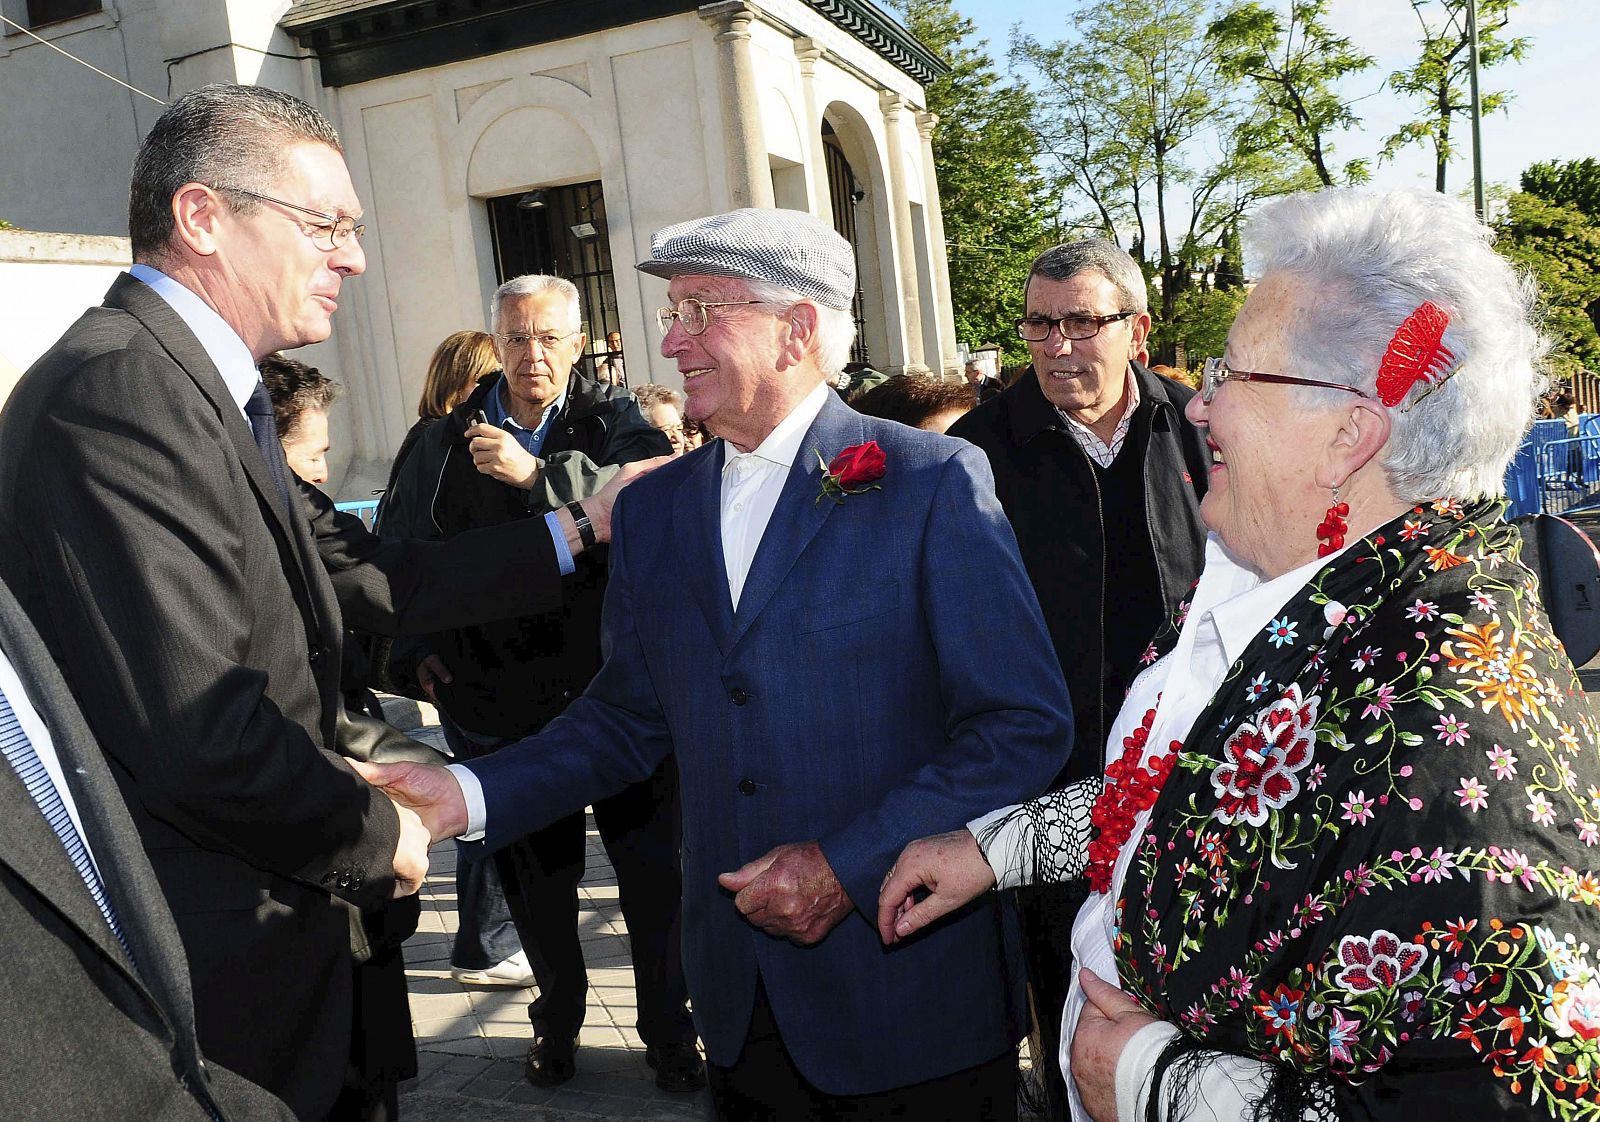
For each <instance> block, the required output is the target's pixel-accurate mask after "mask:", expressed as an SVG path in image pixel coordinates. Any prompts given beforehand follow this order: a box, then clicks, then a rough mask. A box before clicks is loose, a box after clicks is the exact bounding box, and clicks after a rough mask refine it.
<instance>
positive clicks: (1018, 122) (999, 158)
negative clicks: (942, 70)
mask: <svg viewBox="0 0 1600 1122" xmlns="http://www.w3.org/2000/svg"><path fill="white" fill-rule="evenodd" d="M898 6H899V8H900V10H901V11H902V12H903V13H904V15H905V21H906V26H907V27H908V28H909V29H910V30H911V32H912V33H913V34H914V35H916V36H917V38H919V39H921V40H922V42H923V43H925V44H926V45H927V46H928V47H930V48H932V49H933V50H934V51H935V52H936V53H937V54H939V55H940V56H941V57H943V58H944V60H945V61H946V62H947V63H948V64H949V66H950V71H949V73H947V74H944V75H941V76H940V77H938V78H936V79H934V81H933V82H932V83H931V84H930V85H929V86H928V87H927V95H928V109H929V111H930V112H932V113H936V114H938V116H939V124H938V125H937V126H936V127H935V129H934V131H933V165H934V171H935V173H936V174H937V176H938V179H939V197H940V201H941V205H942V207H943V210H944V232H945V241H946V244H947V251H948V253H949V260H950V298H951V301H952V303H953V306H954V310H955V321H956V336H957V338H959V339H960V340H962V341H963V342H965V343H970V344H972V345H973V346H977V345H980V344H984V343H995V344H998V345H999V346H1000V347H1001V348H1002V350H1003V352H1004V353H1005V356H1006V360H1007V361H1009V362H1017V361H1023V360H1024V359H1025V358H1026V355H1027V349H1026V347H1025V346H1024V344H1023V343H1022V341H1021V340H1019V339H1018V338H1017V337H1016V332H1015V331H1014V330H1013V329H1012V321H1013V320H1015V319H1016V317H1017V316H1018V315H1020V314H1021V308H1022V292H1023V286H1024V285H1025V284H1026V283H1027V279H1028V266H1029V264H1030V263H1032V261H1033V258H1034V256H1035V255H1036V254H1037V253H1038V252H1039V251H1040V250H1041V249H1043V248H1044V247H1045V246H1046V245H1047V244H1048V243H1049V240H1050V235H1049V227H1048V220H1049V216H1050V206H1049V203H1048V194H1047V192H1046V187H1045V183H1044V180H1043V178H1042V177H1041V176H1040V174H1039V169H1038V164H1037V160H1036V157H1037V155H1038V152H1039V142H1038V139H1037V137H1036V136H1035V135H1034V131H1033V112H1034V104H1033V98H1032V97H1031V96H1030V94H1029V93H1028V91H1027V90H1026V89H1024V88H1023V87H1021V86H1018V85H1014V84H1011V83H1009V82H1006V81H1004V80H1002V78H1001V76H1000V75H999V73H998V72H997V71H996V70H995V68H994V64H993V63H992V62H991V61H990V57H989V52H988V50H987V44H986V43H985V41H984V40H981V39H976V40H975V39H974V32H975V31H976V28H975V27H974V25H973V23H972V21H971V20H969V19H966V18H965V17H963V16H962V15H961V14H960V13H959V12H958V11H957V10H956V7H955V4H954V3H953V2H952V0H899V5H898Z"/></svg>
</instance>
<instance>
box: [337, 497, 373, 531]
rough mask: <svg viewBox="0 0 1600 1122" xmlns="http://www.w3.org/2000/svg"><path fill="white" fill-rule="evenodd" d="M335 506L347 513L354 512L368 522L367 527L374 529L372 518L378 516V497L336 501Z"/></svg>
mask: <svg viewBox="0 0 1600 1122" xmlns="http://www.w3.org/2000/svg"><path fill="white" fill-rule="evenodd" d="M333 505H334V506H335V507H337V508H338V509H339V510H342V511H344V512H345V513H346V514H353V515H355V516H356V517H357V518H359V519H361V521H362V522H364V523H365V524H366V527H367V529H369V530H370V529H372V520H373V519H374V518H376V517H377V516H378V500H377V499H357V500H356V501H355V502H349V503H334V504H333Z"/></svg>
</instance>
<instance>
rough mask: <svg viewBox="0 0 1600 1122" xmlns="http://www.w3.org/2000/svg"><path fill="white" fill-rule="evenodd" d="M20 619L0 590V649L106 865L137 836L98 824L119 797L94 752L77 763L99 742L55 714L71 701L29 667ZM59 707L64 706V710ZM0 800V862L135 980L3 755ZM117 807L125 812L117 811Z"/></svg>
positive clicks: (131, 913) (37, 653)
mask: <svg viewBox="0 0 1600 1122" xmlns="http://www.w3.org/2000/svg"><path fill="white" fill-rule="evenodd" d="M26 626H27V625H26V623H25V622H23V619H22V610H21V609H20V608H19V607H17V605H16V602H15V601H14V600H12V599H11V596H10V594H9V593H5V592H0V649H3V650H4V651H5V652H6V656H7V658H9V659H10V661H11V664H12V667H13V668H14V669H15V670H16V672H17V676H18V677H19V678H20V679H21V680H22V683H23V687H24V689H25V690H26V691H27V692H28V700H29V702H30V703H32V705H33V707H34V709H35V710H36V711H37V712H38V714H39V717H40V718H41V719H42V720H43V721H44V722H45V726H46V727H47V728H48V729H49V730H50V741H51V743H52V745H53V746H54V747H55V749H56V755H57V757H58V759H59V760H60V762H61V770H62V772H63V773H64V774H65V775H66V776H68V777H70V778H69V779H68V786H69V788H70V791H69V793H70V794H71V796H72V801H73V803H74V805H75V806H76V808H77V811H78V818H79V819H80V820H81V821H82V823H83V836H84V837H85V839H86V840H87V842H88V844H89V847H90V849H91V851H92V852H93V854H94V856H95V859H96V862H97V864H100V865H101V866H102V867H106V862H108V861H110V860H111V859H112V858H113V856H114V855H116V854H117V853H118V852H119V851H120V847H121V846H122V845H126V844H132V845H133V846H135V847H137V846H138V845H139V842H138V839H137V837H136V836H130V837H112V836H111V835H110V834H109V833H107V832H106V831H104V830H102V829H100V828H99V827H100V826H101V823H102V822H103V821H104V817H103V815H102V814H101V809H102V800H103V799H105V798H111V799H116V798H120V796H119V795H118V794H117V792H116V790H115V784H113V783H112V782H111V778H110V776H109V775H107V774H106V773H105V770H104V764H103V763H102V762H101V761H100V760H99V759H95V760H91V761H89V762H88V763H87V764H86V763H85V762H84V760H83V758H82V757H83V753H84V751H85V750H86V748H87V750H88V751H93V752H98V750H99V749H98V748H97V747H95V746H94V745H92V744H90V745H87V746H86V745H85V744H84V743H83V739H84V738H85V737H86V736H87V735H88V732H87V729H86V727H85V726H84V725H83V723H82V721H81V720H80V721H77V722H72V721H69V720H63V719H61V713H62V707H63V706H71V705H72V704H73V702H72V701H71V699H70V696H69V695H68V694H67V691H66V687H65V686H64V685H62V684H61V683H60V682H59V681H58V680H46V679H45V678H43V677H41V676H40V675H39V674H37V673H35V669H36V668H37V667H40V666H48V665H49V661H48V660H49V655H48V654H47V653H46V652H45V649H44V647H43V645H42V644H41V643H39V641H38V640H37V639H36V638H33V637H32V636H31V629H30V632H29V633H24V628H25V627H26ZM67 711H68V712H70V709H69V710H67ZM36 747H37V746H36ZM97 779H98V780H103V783H97V782H96V780H97ZM0 807H4V812H3V813H0V861H3V862H4V863H5V864H6V865H8V866H9V867H10V868H11V869H12V871H13V872H15V873H16V875H17V876H19V877H20V878H22V879H23V880H25V881H27V882H28V883H29V884H31V885H33V887H34V888H35V889H36V890H37V891H38V892H39V894H40V895H41V896H43V897H44V898H45V899H47V900H49V901H50V903H51V905H52V906H54V907H55V908H56V909H57V910H58V911H59V912H60V913H61V914H62V915H63V916H64V917H65V918H66V919H67V920H68V921H70V922H71V923H72V924H73V926H75V927H77V928H78V929H79V930H80V931H81V932H82V933H83V934H84V936H85V937H86V938H87V939H88V940H89V941H90V942H91V943H93V944H94V946H95V947H96V948H98V949H99V951H100V952H101V953H102V954H103V955H104V956H105V957H106V958H108V959H109V960H111V961H112V962H113V963H115V964H116V966H117V967H118V969H120V970H121V971H122V972H123V973H125V974H127V975H128V976H129V977H130V978H133V979H134V981H135V982H138V981H139V979H138V977H137V975H135V974H134V972H133V970H132V968H131V964H130V963H129V962H128V956H127V955H125V954H124V953H123V951H122V947H121V945H119V944H118V943H117V939H116V936H115V935H114V934H112V932H111V928H110V927H109V926H108V925H107V924H106V920H105V916H103V915H101V914H100V908H99V905H97V904H96V903H95V902H94V897H93V896H92V895H91V894H90V892H89V888H88V886H87V885H85V884H84V883H83V878H82V877H81V876H79V875H78V870H77V868H76V867H74V866H73V864H72V859H71V858H70V857H68V856H67V851H66V848H65V847H64V846H63V845H62V844H61V839H60V838H58V837H57V836H56V832H55V831H54V830H53V829H51V828H50V824H49V823H48V822H46V821H45V817H44V815H43V813H41V812H40V811H39V808H38V804H37V803H35V802H34V801H33V796H32V795H30V794H29V793H28V788H27V787H26V786H25V785H24V784H23V782H22V780H21V778H20V777H19V776H18V775H17V773H16V771H15V770H13V769H12V768H11V767H10V766H9V765H7V764H5V763H3V762H0ZM119 809H121V808H119ZM123 814H124V815H125V814H126V811H125V810H124V811H123ZM130 831H131V823H130ZM101 879H102V881H103V882H104V884H105V887H106V891H107V894H108V895H109V896H110V898H111V902H112V906H113V907H114V908H116V910H117V919H118V921H119V922H121V923H123V934H124V935H125V936H127V938H128V941H129V945H130V946H134V947H138V946H139V945H140V944H139V942H138V936H139V934H140V932H139V931H137V930H136V929H135V927H134V926H132V925H136V924H137V910H136V909H132V908H129V909H127V910H126V911H125V909H124V907H123V898H124V895H123V890H124V889H125V887H126V886H120V885H116V884H115V883H114V882H115V878H114V877H112V876H110V875H102V878H101Z"/></svg>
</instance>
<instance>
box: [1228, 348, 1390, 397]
mask: <svg viewBox="0 0 1600 1122" xmlns="http://www.w3.org/2000/svg"><path fill="white" fill-rule="evenodd" d="M1224 382H1271V383H1273V384H1274V385H1282V386H1315V387H1317V388H1318V389H1323V390H1344V391H1345V392H1346V393H1353V394H1355V395H1356V396H1357V397H1368V398H1370V397H1371V396H1372V395H1371V394H1369V393H1367V392H1366V391H1364V390H1358V389H1356V388H1355V387H1354V386H1346V385H1344V384H1342V383H1340V382H1323V381H1320V380H1318V379H1316V378H1295V377H1292V376H1291V375H1288V374H1263V373H1261V372H1260V371H1258V370H1235V369H1233V368H1232V367H1231V366H1229V365H1228V364H1227V363H1226V362H1224V361H1223V360H1222V359H1220V358H1208V359H1206V362H1205V366H1204V367H1202V368H1201V375H1200V400H1201V401H1203V402H1205V403H1206V404H1207V405H1210V404H1211V399H1212V398H1213V397H1215V396H1216V395H1217V387H1218V386H1220V385H1222V383H1224Z"/></svg>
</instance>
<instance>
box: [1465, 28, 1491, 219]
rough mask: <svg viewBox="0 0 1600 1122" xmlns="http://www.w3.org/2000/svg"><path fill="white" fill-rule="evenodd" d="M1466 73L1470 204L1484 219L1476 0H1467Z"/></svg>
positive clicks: (1481, 111)
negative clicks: (1469, 86)
mask: <svg viewBox="0 0 1600 1122" xmlns="http://www.w3.org/2000/svg"><path fill="white" fill-rule="evenodd" d="M1467 74H1468V76H1469V78H1470V80H1471V83H1472V205H1473V208H1474V209H1475V210H1476V211H1477V212H1478V221H1480V222H1482V221H1484V220H1485V218H1484V211H1485V210H1486V209H1487V207H1485V205H1484V200H1483V127H1482V126H1483V106H1482V103H1481V102H1480V101H1479V99H1478V0H1467Z"/></svg>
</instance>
